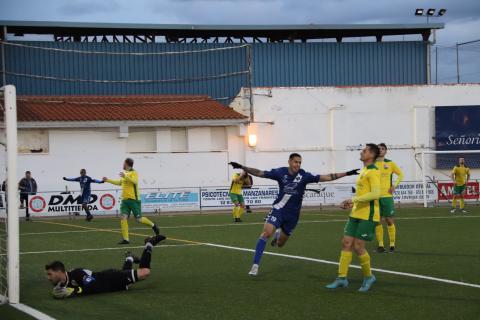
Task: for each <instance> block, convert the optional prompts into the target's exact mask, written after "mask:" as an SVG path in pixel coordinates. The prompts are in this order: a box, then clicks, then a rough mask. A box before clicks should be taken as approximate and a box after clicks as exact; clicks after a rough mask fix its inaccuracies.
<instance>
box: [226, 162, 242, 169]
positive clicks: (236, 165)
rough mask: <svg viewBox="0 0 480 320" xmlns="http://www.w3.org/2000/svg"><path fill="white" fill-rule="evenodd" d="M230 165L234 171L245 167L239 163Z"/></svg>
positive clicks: (230, 163)
mask: <svg viewBox="0 0 480 320" xmlns="http://www.w3.org/2000/svg"><path fill="white" fill-rule="evenodd" d="M228 164H229V165H231V166H232V167H233V169H243V166H242V165H241V164H240V163H237V162H229V163H228Z"/></svg>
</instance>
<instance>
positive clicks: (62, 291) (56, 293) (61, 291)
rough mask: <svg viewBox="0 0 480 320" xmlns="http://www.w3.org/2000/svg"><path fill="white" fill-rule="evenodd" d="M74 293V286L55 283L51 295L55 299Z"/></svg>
mask: <svg viewBox="0 0 480 320" xmlns="http://www.w3.org/2000/svg"><path fill="white" fill-rule="evenodd" d="M74 293H75V289H74V288H69V287H64V286H62V285H56V286H55V287H54V288H53V291H52V295H53V297H54V298H55V299H65V298H68V297H70V296H71V295H73V294H74Z"/></svg>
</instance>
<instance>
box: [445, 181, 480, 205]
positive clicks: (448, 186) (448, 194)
mask: <svg viewBox="0 0 480 320" xmlns="http://www.w3.org/2000/svg"><path fill="white" fill-rule="evenodd" d="M454 186H455V184H454V183H453V182H439V183H438V189H439V190H438V200H440V201H442V200H443V201H447V200H452V199H453V188H454ZM478 187H479V183H478V182H469V183H468V184H467V188H466V190H465V193H464V198H465V199H469V200H476V199H478V190H479V189H478Z"/></svg>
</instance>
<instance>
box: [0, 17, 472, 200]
mask: <svg viewBox="0 0 480 320" xmlns="http://www.w3.org/2000/svg"><path fill="white" fill-rule="evenodd" d="M0 25H2V26H3V39H4V40H5V39H6V40H7V41H6V42H3V43H2V65H3V68H2V70H3V72H2V76H3V82H4V83H8V84H14V85H15V86H16V88H17V94H18V110H19V111H18V117H19V128H20V130H19V144H20V145H19V152H20V157H19V164H18V168H19V173H21V172H23V171H24V170H31V171H32V172H33V173H34V176H35V178H36V179H37V181H38V182H39V186H40V188H41V189H42V190H44V191H58V190H59V189H63V188H64V184H63V183H62V181H61V180H60V177H62V176H64V175H71V174H76V173H77V171H78V170H79V169H80V168H86V169H87V170H88V172H89V174H91V175H92V176H96V177H99V176H103V175H112V174H116V172H117V171H118V170H119V169H120V165H121V161H122V159H123V158H125V157H126V156H131V157H133V158H134V159H135V160H136V163H137V164H136V167H137V168H138V170H139V172H140V174H141V187H143V188H179V187H217V186H218V187H221V186H227V185H229V178H230V176H231V168H229V167H228V166H227V162H228V161H238V162H242V163H245V164H247V165H249V166H253V167H259V168H265V169H266V168H271V167H275V166H282V165H284V164H285V163H286V160H287V156H288V154H289V153H291V152H299V153H301V154H302V155H303V157H304V160H303V166H304V167H305V168H306V169H308V170H311V171H314V172H331V171H341V170H345V169H350V168H352V167H356V166H358V164H359V162H358V153H359V149H360V148H361V145H362V144H365V143H367V142H377V143H379V142H385V143H386V144H387V145H389V147H390V155H391V157H393V158H394V159H396V162H397V163H398V164H399V165H400V166H401V167H402V169H403V171H404V172H405V174H406V176H405V178H406V180H408V181H420V180H421V176H422V172H421V170H422V169H421V168H420V166H419V165H418V163H417V161H416V160H418V159H416V157H415V154H416V153H418V152H421V151H425V150H432V149H435V148H436V147H438V143H437V141H436V140H435V136H436V132H437V131H438V130H439V128H437V127H436V126H435V122H436V119H437V118H436V117H437V115H436V109H438V108H436V107H442V106H472V107H474V106H477V107H478V105H479V102H478V97H479V96H480V85H478V84H465V85H431V81H430V68H431V66H430V64H431V63H430V46H431V41H434V38H435V31H436V30H438V29H442V28H443V27H444V26H443V24H435V23H429V24H405V25H295V26H291V25H274V26H214V25H212V26H205V25H146V24H134V25H132V24H103V23H59V22H14V21H0ZM32 39H35V40H37V41H33V40H32ZM476 110H478V109H476ZM477 129H478V123H477ZM451 134H453V135H454V134H456V133H455V132H453V131H452V133H451ZM459 147H460V148H463V146H459ZM469 147H471V148H473V149H478V145H477V146H474V145H470V146H469ZM465 148H466V147H465ZM445 161H447V162H448V161H450V159H447V160H445ZM428 162H429V163H430V162H431V163H432V170H434V169H437V168H436V167H435V164H433V160H432V161H428ZM447 165H448V166H450V163H447ZM472 173H473V177H474V178H479V173H478V170H474V171H472ZM440 177H441V176H440ZM255 183H256V184H258V183H261V184H268V183H270V182H268V181H266V180H263V181H261V182H259V181H256V182H255ZM102 187H103V186H101V187H100V188H102ZM105 187H106V186H105Z"/></svg>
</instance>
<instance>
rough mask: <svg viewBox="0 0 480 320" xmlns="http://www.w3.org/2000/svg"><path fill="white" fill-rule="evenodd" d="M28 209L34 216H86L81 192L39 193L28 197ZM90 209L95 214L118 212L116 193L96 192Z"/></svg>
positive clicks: (93, 194) (90, 203) (91, 200)
mask: <svg viewBox="0 0 480 320" xmlns="http://www.w3.org/2000/svg"><path fill="white" fill-rule="evenodd" d="M28 208H29V211H30V214H31V215H32V216H63V215H69V214H75V213H81V214H84V212H83V209H82V197H81V194H80V192H70V193H66V194H65V193H60V192H59V193H37V194H36V195H32V196H29V197H28ZM88 208H89V209H90V211H91V212H92V213H93V214H102V213H110V214H111V213H112V211H115V210H117V208H118V201H117V198H116V193H115V192H108V191H95V192H93V193H92V196H91V198H90V202H89V203H88Z"/></svg>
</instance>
